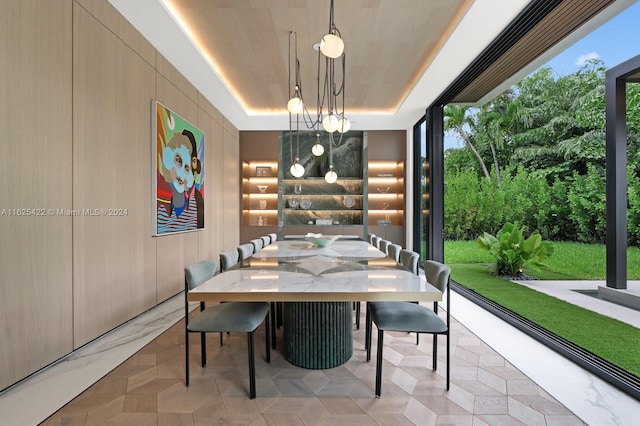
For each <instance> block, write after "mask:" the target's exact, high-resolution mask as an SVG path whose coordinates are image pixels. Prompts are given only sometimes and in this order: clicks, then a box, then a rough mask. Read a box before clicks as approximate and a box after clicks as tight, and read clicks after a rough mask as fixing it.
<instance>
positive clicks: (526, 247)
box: [476, 222, 553, 276]
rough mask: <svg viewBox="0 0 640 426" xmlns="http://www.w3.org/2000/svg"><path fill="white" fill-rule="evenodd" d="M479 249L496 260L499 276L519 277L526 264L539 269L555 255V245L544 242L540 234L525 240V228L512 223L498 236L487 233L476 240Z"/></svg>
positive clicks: (506, 225)
mask: <svg viewBox="0 0 640 426" xmlns="http://www.w3.org/2000/svg"><path fill="white" fill-rule="evenodd" d="M476 241H477V242H478V247H480V248H481V249H483V250H487V251H488V252H489V253H491V254H492V255H493V257H494V259H495V272H496V274H497V275H507V276H518V275H520V274H522V268H523V266H524V265H525V264H526V265H528V266H531V267H534V268H537V267H539V266H544V263H543V262H544V260H545V259H547V258H548V257H549V256H551V255H552V254H553V244H552V243H551V242H549V241H542V236H541V235H540V234H537V233H536V234H532V235H531V236H529V238H527V239H525V238H524V227H518V226H517V225H514V224H513V223H511V222H507V223H505V224H504V226H503V227H502V229H500V230H499V231H498V233H497V234H496V236H495V237H494V236H493V235H491V234H489V233H487V232H485V233H483V234H482V235H481V236H479V237H478V238H477V240H476Z"/></svg>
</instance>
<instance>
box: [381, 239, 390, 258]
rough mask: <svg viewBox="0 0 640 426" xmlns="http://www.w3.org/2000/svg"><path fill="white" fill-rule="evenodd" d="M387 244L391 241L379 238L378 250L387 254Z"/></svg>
mask: <svg viewBox="0 0 640 426" xmlns="http://www.w3.org/2000/svg"><path fill="white" fill-rule="evenodd" d="M389 244H391V241H389V240H385V239H382V240H380V251H381V252H383V253H384V254H386V255H387V256H388V255H389Z"/></svg>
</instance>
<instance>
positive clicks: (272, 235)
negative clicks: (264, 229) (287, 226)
mask: <svg viewBox="0 0 640 426" xmlns="http://www.w3.org/2000/svg"><path fill="white" fill-rule="evenodd" d="M268 235H269V238H271V244H273V243H275V242H276V240H277V239H278V234H276V233H275V232H274V233H272V234H268Z"/></svg>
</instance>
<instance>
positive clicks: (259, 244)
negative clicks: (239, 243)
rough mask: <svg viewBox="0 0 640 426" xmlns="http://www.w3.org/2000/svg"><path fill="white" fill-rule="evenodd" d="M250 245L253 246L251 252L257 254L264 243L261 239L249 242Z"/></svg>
mask: <svg viewBox="0 0 640 426" xmlns="http://www.w3.org/2000/svg"><path fill="white" fill-rule="evenodd" d="M249 242H250V243H251V244H253V252H254V253H257V252H259V251H260V250H262V247H264V241H262V238H254V239H253V240H251V241H249Z"/></svg>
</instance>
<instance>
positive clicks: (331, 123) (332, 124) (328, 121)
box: [322, 114, 339, 133]
mask: <svg viewBox="0 0 640 426" xmlns="http://www.w3.org/2000/svg"><path fill="white" fill-rule="evenodd" d="M338 124H339V121H338V118H337V117H336V116H335V115H334V114H327V115H326V116H325V117H324V118H323V119H322V127H324V130H326V131H327V132H328V133H333V132H335V131H336V130H338Z"/></svg>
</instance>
